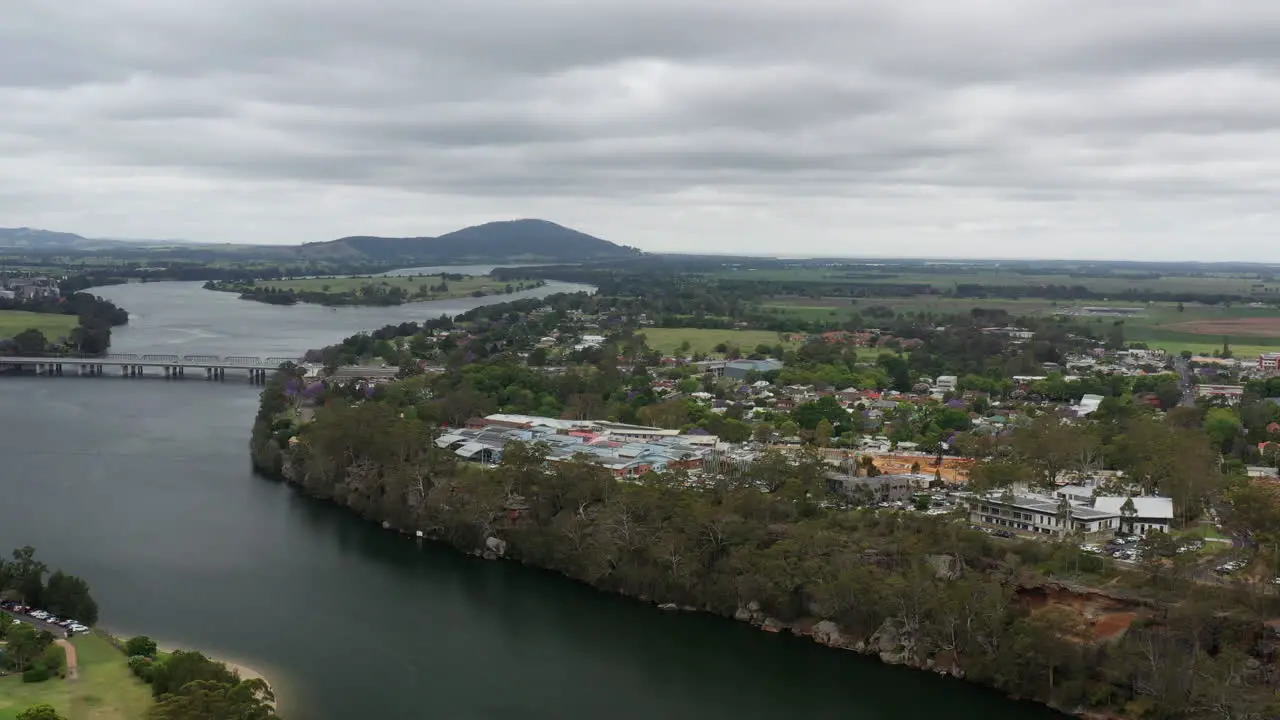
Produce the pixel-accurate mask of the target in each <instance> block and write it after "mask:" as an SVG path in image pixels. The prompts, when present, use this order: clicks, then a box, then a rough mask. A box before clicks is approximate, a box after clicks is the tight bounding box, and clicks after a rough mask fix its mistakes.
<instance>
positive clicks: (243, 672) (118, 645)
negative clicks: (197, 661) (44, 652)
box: [0, 629, 279, 720]
mask: <svg viewBox="0 0 1280 720" xmlns="http://www.w3.org/2000/svg"><path fill="white" fill-rule="evenodd" d="M90 637H94V638H96V639H98V640H101V641H104V642H106V643H108V644H110V645H111V647H113V648H114V649H115V650H116V651H117V652H118V653H119V654H120V656H121V658H123V659H124V660H125V661H127V660H128V657H127V655H126V650H125V642H126V641H125V639H123V638H119V637H116V636H115V635H112V634H110V633H108V632H107V631H105V630H101V629H97V630H94V632H93V634H92V635H91V636H90ZM156 651H157V653H158V654H159V656H161V657H163V656H164V655H169V654H172V653H174V652H178V651H184V652H200V653H201V654H202V655H204V656H205V657H206V658H208V659H209V660H212V661H213V662H216V663H221V664H222V665H225V666H226V667H227V669H228V670H231V671H232V672H234V673H236V674H237V675H239V676H240V679H241V680H261V681H262V682H263V683H264V684H266V686H267V689H268V690H270V691H271V692H272V694H273V695H274V693H275V692H276V689H277V686H276V685H275V684H274V683H273V682H272V681H271V679H270V678H268V677H267V676H266V675H264V674H263V673H262V672H260V671H258V670H256V669H254V668H252V667H250V666H248V665H245V664H244V663H241V662H233V661H230V660H224V659H223V658H220V657H215V656H213V655H209V654H208V653H205V652H204V651H200V650H193V649H190V648H181V647H177V646H175V645H165V644H157V645H156ZM278 703H279V698H276V699H275V700H273V701H271V702H270V703H268V704H270V705H271V707H272V708H277V707H278ZM0 720H2V718H0Z"/></svg>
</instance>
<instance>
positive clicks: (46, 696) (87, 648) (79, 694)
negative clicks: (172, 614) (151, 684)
mask: <svg viewBox="0 0 1280 720" xmlns="http://www.w3.org/2000/svg"><path fill="white" fill-rule="evenodd" d="M71 642H72V644H73V645H75V647H76V655H77V658H78V662H79V667H80V678H79V679H78V680H75V681H68V680H47V681H45V682H42V683H33V684H28V683H24V682H22V677H21V676H19V675H10V676H8V677H4V678H0V720H15V718H17V717H18V713H20V712H22V711H23V710H26V709H27V708H29V707H31V706H32V705H39V704H42V703H47V704H49V705H52V706H53V707H54V708H55V709H57V710H58V712H60V713H62V714H63V715H65V716H66V717H68V718H70V720H139V719H140V718H145V717H146V716H147V711H148V709H149V708H150V707H151V704H152V700H151V691H150V689H148V688H147V686H146V684H145V683H143V682H142V681H141V680H139V679H137V678H136V677H134V676H133V673H131V672H129V666H128V665H127V663H126V658H125V656H124V653H122V652H120V651H119V650H116V649H115V647H113V646H112V645H111V643H109V642H107V641H106V640H105V639H103V638H101V637H98V636H97V635H85V636H80V637H77V638H75V639H73V640H72V641H71Z"/></svg>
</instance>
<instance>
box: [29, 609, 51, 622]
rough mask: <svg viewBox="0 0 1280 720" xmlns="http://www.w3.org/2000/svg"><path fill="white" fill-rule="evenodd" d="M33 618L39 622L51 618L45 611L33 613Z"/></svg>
mask: <svg viewBox="0 0 1280 720" xmlns="http://www.w3.org/2000/svg"><path fill="white" fill-rule="evenodd" d="M31 617H33V618H35V619H37V620H43V619H45V618H47V617H49V613H47V612H45V611H43V610H37V611H35V612H33V613H31Z"/></svg>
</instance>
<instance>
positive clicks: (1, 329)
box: [0, 310, 80, 340]
mask: <svg viewBox="0 0 1280 720" xmlns="http://www.w3.org/2000/svg"><path fill="white" fill-rule="evenodd" d="M79 322H80V321H79V320H78V319H77V318H76V316H75V315H55V314H52V313H33V312H25V311H22V310H0V338H11V337H13V336H14V335H17V334H18V333H20V332H22V331H23V330H29V329H31V328H35V329H36V330H39V331H40V332H42V333H44V336H45V337H46V338H48V339H49V340H57V339H58V338H62V337H66V336H68V335H70V334H71V329H72V328H74V327H75V326H76V325H78V324H79Z"/></svg>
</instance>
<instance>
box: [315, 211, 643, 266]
mask: <svg viewBox="0 0 1280 720" xmlns="http://www.w3.org/2000/svg"><path fill="white" fill-rule="evenodd" d="M300 252H301V254H302V257H303V258H306V259H316V260H321V259H326V260H348V261H361V260H363V261H369V262H392V263H405V262H407V263H422V264H424V265H449V264H453V265H458V264H465V263H469V262H522V261H523V262H556V263H570V262H580V261H584V260H608V259H614V258H627V257H635V256H637V255H640V254H641V253H640V251H639V250H636V249H634V248H629V247H626V246H623V245H618V244H615V243H611V242H609V241H608V240H601V239H600V238H598V237H593V236H591V235H587V234H586V233H581V232H578V231H577V230H572V229H570V228H567V227H564V226H562V225H557V224H555V223H553V222H548V221H546V220H509V221H504V222H491V223H485V224H483V225H476V226H473V227H469V228H463V229H462V230H455V231H454V232H451V233H446V234H444V235H441V236H439V237H410V238H385V237H370V236H355V237H345V238H341V239H338V240H330V241H327V242H316V243H307V244H306V245H303V246H302V248H301V250H300Z"/></svg>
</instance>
